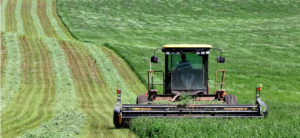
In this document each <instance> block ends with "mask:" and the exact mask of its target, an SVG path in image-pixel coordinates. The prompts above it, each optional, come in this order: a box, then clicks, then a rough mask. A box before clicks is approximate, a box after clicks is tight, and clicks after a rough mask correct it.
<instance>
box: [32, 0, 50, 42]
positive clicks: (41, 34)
mask: <svg viewBox="0 0 300 138" xmlns="http://www.w3.org/2000/svg"><path fill="white" fill-rule="evenodd" d="M37 11H38V5H37V0H32V8H31V15H32V18H33V24H34V26H35V28H36V29H37V36H38V37H44V36H45V32H44V30H43V27H42V25H41V21H40V20H39V17H38V15H37ZM45 16H46V15H45Z"/></svg>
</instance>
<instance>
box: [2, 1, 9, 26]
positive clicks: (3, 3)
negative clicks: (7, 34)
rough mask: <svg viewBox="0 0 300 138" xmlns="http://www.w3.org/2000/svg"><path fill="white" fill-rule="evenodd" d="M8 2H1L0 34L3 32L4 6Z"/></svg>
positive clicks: (4, 20)
mask: <svg viewBox="0 0 300 138" xmlns="http://www.w3.org/2000/svg"><path fill="white" fill-rule="evenodd" d="M7 1H8V0H1V32H4V31H5V27H6V26H5V22H6V19H5V10H6V5H7Z"/></svg>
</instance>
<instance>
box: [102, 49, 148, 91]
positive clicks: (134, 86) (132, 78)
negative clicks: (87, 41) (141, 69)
mask: <svg viewBox="0 0 300 138" xmlns="http://www.w3.org/2000/svg"><path fill="white" fill-rule="evenodd" d="M100 49H101V51H103V53H104V54H105V56H106V57H107V58H108V59H109V60H110V62H111V63H112V65H113V66H114V68H115V69H117V70H118V73H119V74H120V76H121V77H122V79H123V80H124V81H125V83H126V84H128V85H127V87H128V88H129V89H130V90H131V91H132V92H133V93H135V94H136V95H141V94H144V93H145V92H147V88H146V87H145V86H144V85H143V84H142V82H141V81H140V80H139V78H138V77H137V75H136V74H135V73H134V72H133V71H132V69H131V68H130V67H129V66H128V64H126V62H125V61H124V60H123V59H122V58H121V57H119V56H118V55H117V54H116V53H115V52H114V51H113V50H111V49H109V48H107V47H100Z"/></svg>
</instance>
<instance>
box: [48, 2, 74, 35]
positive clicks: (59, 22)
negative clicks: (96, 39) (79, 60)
mask: <svg viewBox="0 0 300 138" xmlns="http://www.w3.org/2000/svg"><path fill="white" fill-rule="evenodd" d="M48 1H50V2H51V13H52V16H53V17H54V18H55V21H56V23H57V24H58V26H59V27H60V29H61V30H62V32H63V33H64V34H65V36H66V37H68V38H69V39H70V40H76V39H75V38H74V37H73V36H72V35H71V33H70V32H69V30H68V29H67V28H66V27H65V25H64V23H63V22H62V20H61V19H60V17H59V16H58V15H59V14H58V13H57V6H56V0H47V3H48Z"/></svg>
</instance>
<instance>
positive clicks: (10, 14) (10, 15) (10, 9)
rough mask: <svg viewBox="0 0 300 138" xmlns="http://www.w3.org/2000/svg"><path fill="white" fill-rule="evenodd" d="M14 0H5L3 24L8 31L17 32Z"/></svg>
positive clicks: (15, 2) (15, 3)
mask: <svg viewBox="0 0 300 138" xmlns="http://www.w3.org/2000/svg"><path fill="white" fill-rule="evenodd" d="M16 5H17V1H16V0H9V1H7V5H6V10H5V16H4V17H5V19H6V21H5V23H6V24H5V26H6V31H8V32H17V20H16V16H15V15H16Z"/></svg>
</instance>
